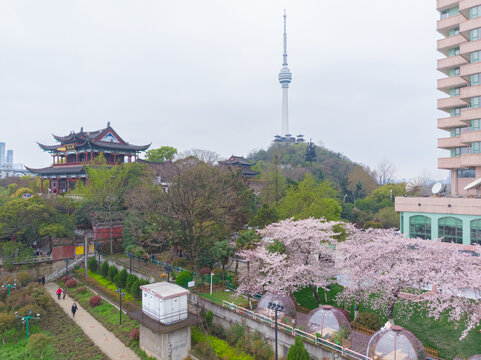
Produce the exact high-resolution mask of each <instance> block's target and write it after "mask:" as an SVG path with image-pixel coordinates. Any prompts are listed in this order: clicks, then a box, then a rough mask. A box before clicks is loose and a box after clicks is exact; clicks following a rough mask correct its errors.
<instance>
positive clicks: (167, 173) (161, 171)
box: [137, 159, 178, 190]
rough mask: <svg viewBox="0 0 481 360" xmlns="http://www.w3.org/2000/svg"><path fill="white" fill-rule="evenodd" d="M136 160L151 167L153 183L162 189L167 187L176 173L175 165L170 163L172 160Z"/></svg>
mask: <svg viewBox="0 0 481 360" xmlns="http://www.w3.org/2000/svg"><path fill="white" fill-rule="evenodd" d="M137 162H138V163H140V164H145V165H148V166H149V167H150V168H151V169H152V171H153V173H154V178H155V183H156V184H157V185H160V186H162V188H163V189H164V190H166V189H167V188H168V187H169V185H170V184H171V182H172V180H173V178H174V177H175V176H176V175H177V174H178V170H177V167H176V166H175V165H174V164H173V163H172V161H164V162H153V161H147V160H143V159H137Z"/></svg>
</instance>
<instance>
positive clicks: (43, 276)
mask: <svg viewBox="0 0 481 360" xmlns="http://www.w3.org/2000/svg"><path fill="white" fill-rule="evenodd" d="M42 285H43V286H45V275H42Z"/></svg>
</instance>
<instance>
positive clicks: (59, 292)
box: [55, 287, 62, 300]
mask: <svg viewBox="0 0 481 360" xmlns="http://www.w3.org/2000/svg"><path fill="white" fill-rule="evenodd" d="M55 293H56V294H57V297H58V299H59V300H60V295H62V289H61V288H60V287H59V288H58V289H57V291H56V292H55Z"/></svg>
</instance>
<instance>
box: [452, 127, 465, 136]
mask: <svg viewBox="0 0 481 360" xmlns="http://www.w3.org/2000/svg"><path fill="white" fill-rule="evenodd" d="M461 129H462V128H452V129H451V137H456V136H461Z"/></svg>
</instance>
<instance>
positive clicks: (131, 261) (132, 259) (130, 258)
mask: <svg viewBox="0 0 481 360" xmlns="http://www.w3.org/2000/svg"><path fill="white" fill-rule="evenodd" d="M128 255H129V260H130V273H131V274H132V264H133V262H134V259H135V255H134V254H132V253H129V254H128Z"/></svg>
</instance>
